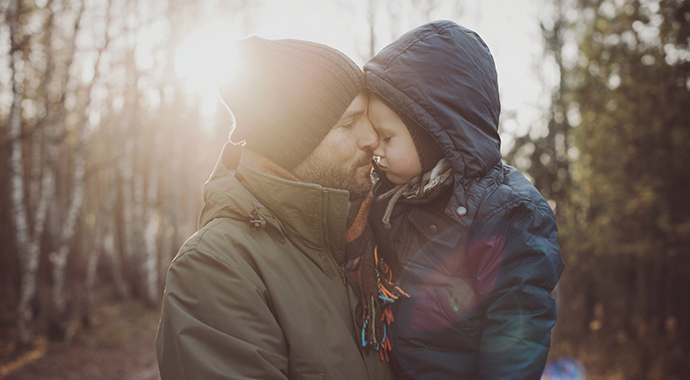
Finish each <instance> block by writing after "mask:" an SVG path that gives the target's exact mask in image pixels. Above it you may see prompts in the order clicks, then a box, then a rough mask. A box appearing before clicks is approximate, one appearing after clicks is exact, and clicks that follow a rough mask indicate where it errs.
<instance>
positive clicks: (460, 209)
mask: <svg viewBox="0 0 690 380" xmlns="http://www.w3.org/2000/svg"><path fill="white" fill-rule="evenodd" d="M455 213H456V214H458V215H459V216H465V214H467V209H466V208H464V207H463V206H460V207H458V208H457V209H456V210H455Z"/></svg>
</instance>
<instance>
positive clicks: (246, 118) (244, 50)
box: [220, 37, 364, 170]
mask: <svg viewBox="0 0 690 380" xmlns="http://www.w3.org/2000/svg"><path fill="white" fill-rule="evenodd" d="M236 47H237V54H238V58H239V60H240V65H239V67H238V69H237V71H236V72H235V73H234V75H233V76H232V78H230V79H229V80H227V81H226V83H225V84H223V85H222V86H221V87H220V96H221V98H222V100H223V102H224V103H225V105H226V106H227V107H228V109H229V110H230V111H231V112H232V114H233V116H234V117H235V127H234V129H233V131H232V132H231V137H232V141H233V142H235V143H239V142H241V141H244V142H245V144H246V149H249V150H252V151H254V152H256V153H259V154H260V155H262V156H264V157H266V158H268V159H270V160H272V161H273V162H275V163H276V164H278V165H280V166H282V167H283V168H285V169H287V170H292V169H294V168H295V167H296V166H297V165H298V164H299V163H300V162H302V161H303V160H304V159H305V158H306V157H307V156H308V155H309V154H310V153H311V152H312V151H313V150H314V149H315V148H316V147H317V146H318V145H319V144H320V143H321V141H322V140H323V138H324V137H326V135H327V134H328V132H329V131H330V130H331V128H332V127H333V125H334V124H335V123H336V122H337V121H338V119H340V116H342V114H343V112H345V110H346V109H347V107H348V106H349V105H350V103H351V102H352V100H353V99H354V98H355V97H356V96H357V94H358V93H359V92H360V91H361V90H362V88H363V87H364V75H363V73H362V70H361V69H360V68H359V67H358V66H357V65H356V64H355V63H354V62H353V61H352V60H351V59H350V58H348V57H347V56H346V55H345V54H343V53H341V52H340V51H338V50H336V49H333V48H331V47H328V46H326V45H322V44H319V43H315V42H309V41H300V40H267V39H263V38H259V37H250V38H247V39H244V40H241V41H239V42H237V44H236Z"/></svg>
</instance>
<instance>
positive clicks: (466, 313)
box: [364, 21, 564, 379]
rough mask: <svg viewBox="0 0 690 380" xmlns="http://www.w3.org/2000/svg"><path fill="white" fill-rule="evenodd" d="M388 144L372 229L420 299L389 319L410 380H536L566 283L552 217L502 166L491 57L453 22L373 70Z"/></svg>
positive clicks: (383, 55)
mask: <svg viewBox="0 0 690 380" xmlns="http://www.w3.org/2000/svg"><path fill="white" fill-rule="evenodd" d="M364 70H365V76H366V81H367V88H368V90H369V91H370V98H369V111H368V112H369V118H370V120H371V122H372V124H373V126H374V127H375V128H376V130H377V132H378V133H379V139H380V143H379V147H378V148H377V149H376V151H374V154H375V156H377V159H378V162H377V167H376V173H377V174H378V181H377V183H376V185H375V187H374V204H373V206H372V212H371V214H370V222H371V225H372V228H373V230H374V234H375V237H376V244H377V246H378V252H379V255H381V256H382V257H384V258H385V259H386V260H388V261H389V262H393V263H396V264H394V265H393V270H394V273H396V274H397V283H398V285H399V286H400V287H401V288H402V289H403V290H405V291H406V292H407V293H409V295H410V297H409V298H404V297H403V298H400V299H398V300H396V302H395V303H393V304H392V305H391V307H392V310H393V315H394V316H395V320H394V321H393V322H392V324H391V326H390V327H391V328H390V339H391V341H392V347H393V349H392V352H391V354H392V358H391V359H392V363H393V368H394V371H395V372H396V375H397V376H398V378H399V379H538V378H539V377H540V375H541V372H542V371H543V369H544V365H545V362H546V357H547V354H548V351H549V345H550V334H551V328H552V327H553V325H554V323H555V321H556V304H555V301H554V298H553V296H552V295H551V291H552V290H553V288H554V286H555V285H556V283H557V282H558V279H559V277H560V274H561V272H562V270H563V266H564V263H563V260H562V259H561V256H560V252H559V247H558V243H557V242H556V235H557V226H556V221H555V217H554V214H553V212H552V210H551V208H550V207H549V205H548V204H547V202H546V201H545V200H544V198H543V197H542V196H541V194H540V193H539V191H537V190H536V189H535V188H534V186H532V184H531V183H530V182H529V181H528V180H527V179H526V178H525V177H524V176H523V175H522V174H520V173H519V172H518V171H517V170H516V169H514V168H512V167H510V166H508V165H504V164H503V163H502V162H501V160H500V138H499V135H498V118H499V113H500V102H499V94H498V84H497V75H496V69H495V65H494V61H493V58H492V56H491V53H490V52H489V49H488V47H487V46H486V44H485V43H484V42H483V41H482V39H481V38H480V37H479V36H478V35H477V34H476V33H475V32H473V31H471V30H468V29H466V28H464V27H462V26H459V25H457V24H455V23H453V22H450V21H439V22H434V23H430V24H427V25H424V26H421V27H419V28H416V29H414V30H412V31H410V32H408V33H407V34H405V35H403V36H402V37H400V38H399V39H398V40H396V41H395V42H393V43H392V44H390V45H389V46H387V47H386V48H384V49H383V50H382V51H381V52H380V53H379V54H377V55H376V56H375V57H374V58H373V59H372V60H371V61H370V62H369V63H367V64H366V65H365V67H364Z"/></svg>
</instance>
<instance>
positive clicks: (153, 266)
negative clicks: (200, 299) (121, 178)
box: [144, 131, 162, 306]
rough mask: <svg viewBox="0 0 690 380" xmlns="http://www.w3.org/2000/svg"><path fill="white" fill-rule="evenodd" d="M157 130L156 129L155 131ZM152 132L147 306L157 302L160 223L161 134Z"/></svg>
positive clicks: (147, 230)
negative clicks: (159, 174)
mask: <svg viewBox="0 0 690 380" xmlns="http://www.w3.org/2000/svg"><path fill="white" fill-rule="evenodd" d="M156 132H157V131H156ZM156 132H154V141H153V158H152V162H151V175H150V177H149V184H148V185H149V186H148V191H147V196H146V198H147V199H146V230H145V231H144V243H145V245H146V260H145V263H144V268H145V271H146V303H147V304H148V305H149V306H155V305H157V304H158V297H159V296H158V236H159V231H160V225H161V218H160V214H159V213H158V180H159V176H158V173H159V169H158V165H157V164H156V163H157V159H158V154H159V152H160V151H161V138H162V137H161V134H160V133H156Z"/></svg>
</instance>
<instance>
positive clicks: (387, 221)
mask: <svg viewBox="0 0 690 380" xmlns="http://www.w3.org/2000/svg"><path fill="white" fill-rule="evenodd" d="M421 180H422V176H417V177H414V178H412V179H411V180H409V181H407V183H405V184H402V185H396V186H395V187H394V188H392V189H390V190H388V191H386V192H385V193H383V194H381V195H379V196H378V197H377V198H376V200H377V201H382V200H384V199H386V198H388V197H390V198H391V199H390V201H388V205H387V206H386V212H384V213H383V218H382V219H381V222H382V223H383V226H384V228H385V229H387V230H388V229H390V227H391V214H393V208H394V207H395V204H396V203H397V202H398V200H399V199H400V197H402V196H403V194H404V193H405V191H407V190H409V189H411V188H412V187H414V186H416V185H417V184H418V183H419V182H420V181H421Z"/></svg>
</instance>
